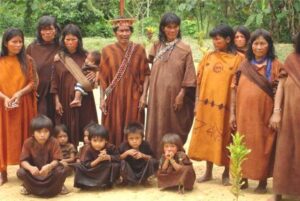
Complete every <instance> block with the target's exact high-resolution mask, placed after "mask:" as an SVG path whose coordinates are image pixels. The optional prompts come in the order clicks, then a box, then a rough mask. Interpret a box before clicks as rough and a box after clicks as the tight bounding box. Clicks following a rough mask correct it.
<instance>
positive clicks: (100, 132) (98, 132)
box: [87, 124, 108, 140]
mask: <svg viewBox="0 0 300 201" xmlns="http://www.w3.org/2000/svg"><path fill="white" fill-rule="evenodd" d="M87 130H88V132H89V140H91V139H92V138H95V137H101V138H104V139H106V140H108V131H107V130H106V128H104V126H102V125H99V124H93V125H91V126H90V127H89V128H88V129H87Z"/></svg>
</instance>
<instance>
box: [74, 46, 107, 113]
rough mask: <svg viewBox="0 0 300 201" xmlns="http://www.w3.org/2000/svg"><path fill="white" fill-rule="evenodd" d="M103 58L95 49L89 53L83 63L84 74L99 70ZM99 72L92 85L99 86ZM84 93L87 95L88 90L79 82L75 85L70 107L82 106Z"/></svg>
mask: <svg viewBox="0 0 300 201" xmlns="http://www.w3.org/2000/svg"><path fill="white" fill-rule="evenodd" d="M100 60H101V54H100V53H99V52H98V51H93V52H90V53H88V55H87V57H86V59H85V62H84V64H83V67H82V68H81V69H82V72H83V74H84V75H87V74H88V73H89V72H91V71H92V72H95V73H96V72H97V71H98V69H99V64H100ZM97 77H98V72H97V73H96V79H95V80H96V82H92V83H91V84H92V86H93V87H96V86H97V80H98V78H97ZM82 95H87V92H86V91H85V90H84V88H83V87H82V85H81V84H80V83H79V82H77V83H76V85H75V97H74V100H73V101H72V102H71V103H70V107H80V106H81V100H82Z"/></svg>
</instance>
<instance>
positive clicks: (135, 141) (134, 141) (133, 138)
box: [127, 133, 143, 149]
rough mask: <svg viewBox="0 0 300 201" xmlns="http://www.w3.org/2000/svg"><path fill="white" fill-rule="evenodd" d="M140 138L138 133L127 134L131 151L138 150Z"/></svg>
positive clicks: (140, 142)
mask: <svg viewBox="0 0 300 201" xmlns="http://www.w3.org/2000/svg"><path fill="white" fill-rule="evenodd" d="M142 140H143V139H142V136H141V134H140V133H128V136H127V141H128V144H129V145H130V146H131V148H133V149H138V148H139V147H140V145H141V144H142Z"/></svg>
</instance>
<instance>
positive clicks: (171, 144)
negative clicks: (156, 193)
mask: <svg viewBox="0 0 300 201" xmlns="http://www.w3.org/2000/svg"><path fill="white" fill-rule="evenodd" d="M162 148H163V154H162V156H161V160H160V166H159V170H158V173H157V180H158V187H159V188H161V189H166V188H171V187H178V193H181V194H183V193H184V190H192V189H193V185H194V182H195V179H196V174H195V171H194V169H193V165H192V162H191V161H190V159H189V158H188V156H187V155H186V154H185V152H184V149H183V145H182V141H181V139H180V137H179V135H177V134H166V135H165V136H164V137H163V138H162Z"/></svg>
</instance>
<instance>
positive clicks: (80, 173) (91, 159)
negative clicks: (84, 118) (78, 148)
mask: <svg viewBox="0 0 300 201" xmlns="http://www.w3.org/2000/svg"><path fill="white" fill-rule="evenodd" d="M88 132H89V140H90V145H89V146H88V148H87V149H86V151H85V153H84V156H83V157H82V159H81V161H80V164H75V165H74V166H75V169H76V172H75V178H74V186H75V187H77V188H93V187H101V188H107V187H111V186H112V185H113V183H114V182H115V181H116V179H117V178H118V177H119V172H120V155H119V151H118V150H117V149H116V147H115V146H114V145H112V144H110V143H109V142H108V131H107V130H106V129H105V128H104V127H103V126H101V125H99V124H94V125H92V126H90V127H89V128H88Z"/></svg>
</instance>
